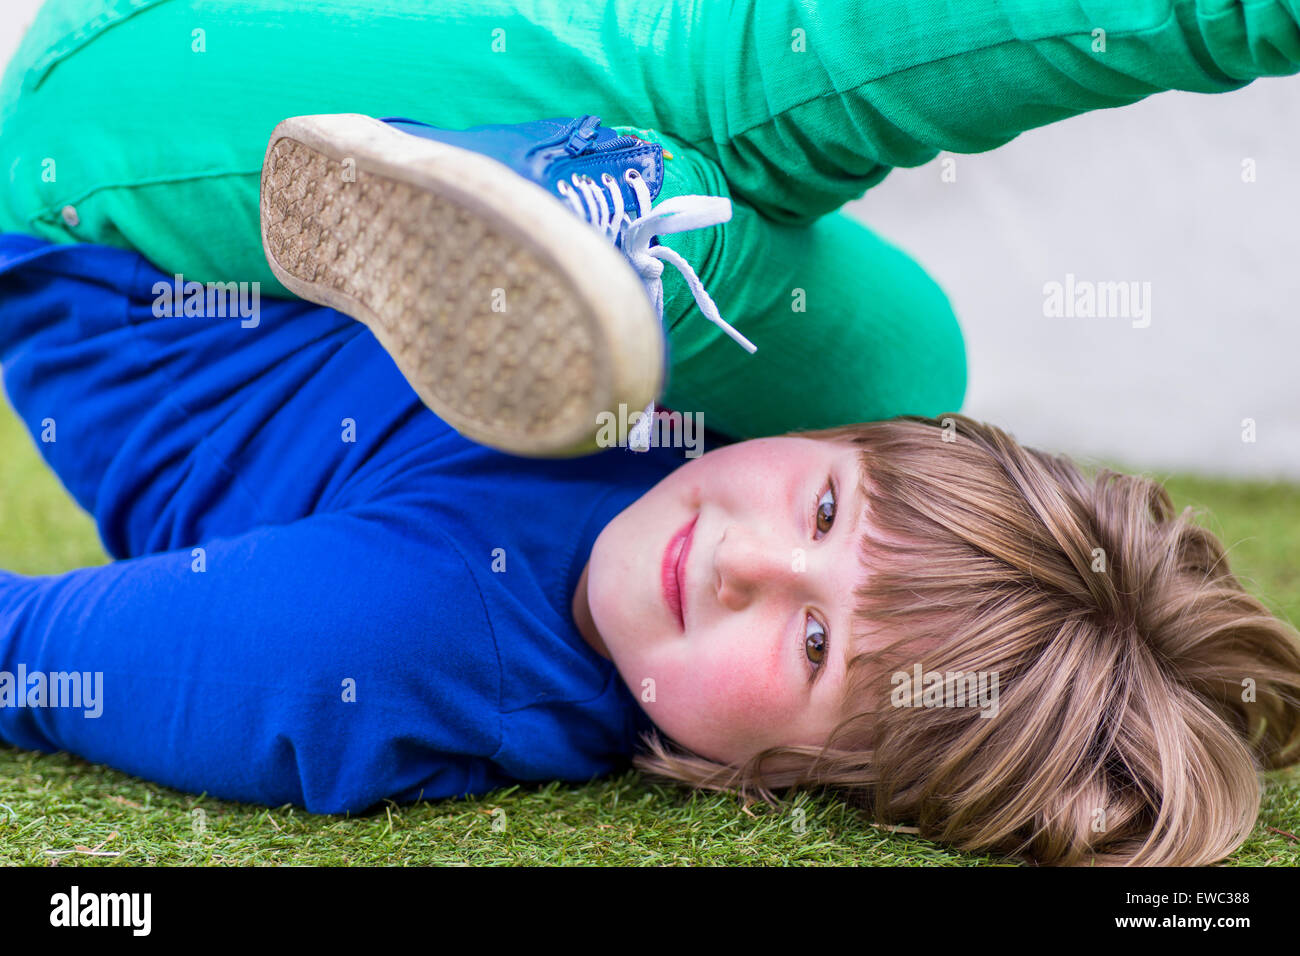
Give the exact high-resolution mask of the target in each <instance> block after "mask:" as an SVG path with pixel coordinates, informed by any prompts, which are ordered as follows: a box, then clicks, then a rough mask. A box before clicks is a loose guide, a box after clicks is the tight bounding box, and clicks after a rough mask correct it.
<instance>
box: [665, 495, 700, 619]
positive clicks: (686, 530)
mask: <svg viewBox="0 0 1300 956" xmlns="http://www.w3.org/2000/svg"><path fill="white" fill-rule="evenodd" d="M698 519H699V515H694V516H692V517H691V520H690V521H688V522H686V523H685V524H684V525H682V526H681V527H680V528H678V529H677V533H676V534H674V535H673V536H672V537H671V538H669V539H668V546H667V547H665V548H664V555H663V559H662V560H661V561H660V564H659V583H660V584H661V585H662V587H663V594H664V603H665V604H666V605H667V606H668V613H669V614H671V615H672V616H673V617H674V618H676V620H677V625H678V627H680V628H681V629H682V630H683V631H685V630H686V612H685V608H684V603H685V597H684V595H685V588H684V585H685V583H686V558H687V556H688V555H689V554H690V552H691V540H692V538H693V532H694V531H695V522H696V521H697V520H698Z"/></svg>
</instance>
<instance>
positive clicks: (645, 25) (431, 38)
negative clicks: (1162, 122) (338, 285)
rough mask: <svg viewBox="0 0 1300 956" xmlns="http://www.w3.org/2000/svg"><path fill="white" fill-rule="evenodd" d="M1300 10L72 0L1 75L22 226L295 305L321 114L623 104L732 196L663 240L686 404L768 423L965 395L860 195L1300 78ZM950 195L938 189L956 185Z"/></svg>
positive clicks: (612, 113) (913, 286)
mask: <svg viewBox="0 0 1300 956" xmlns="http://www.w3.org/2000/svg"><path fill="white" fill-rule="evenodd" d="M1297 8H1300V0H1285V2H1283V0H1257V2H1244V3H1243V2H1229V0H820V2H819V0H656V2H646V0H365V2H361V0H318V2H303V0H228V2H218V0H208V2H190V0H47V3H46V4H45V6H44V8H43V9H42V11H41V13H40V14H39V16H38V18H37V20H36V22H35V24H34V26H33V28H32V30H31V31H30V33H29V34H28V35H27V37H26V38H25V39H24V41H23V43H22V46H21V47H20V49H19V51H18V53H17V55H16V56H15V58H14V61H13V63H12V64H11V66H10V68H9V70H8V71H7V73H6V75H5V77H4V80H3V87H2V89H0V174H6V175H7V177H8V189H7V191H6V193H5V195H4V197H3V201H2V202H0V231H8V232H13V231H17V232H26V233H30V234H34V235H37V236H41V237H44V238H47V239H50V240H53V241H57V242H94V243H104V244H108V245H115V246H125V247H130V248H134V249H137V250H139V251H140V252H141V253H142V254H143V255H144V256H145V257H146V258H148V259H150V260H151V261H152V262H153V263H154V264H156V265H157V266H158V267H159V268H161V269H163V270H164V271H166V272H168V273H173V272H177V273H183V274H184V275H185V277H186V278H187V279H195V280H198V281H201V282H204V281H259V282H261V283H262V291H263V293H264V294H268V295H275V294H281V295H284V294H287V293H286V292H285V290H284V289H283V288H282V287H281V286H280V285H279V284H278V283H277V282H276V281H275V279H274V278H273V276H272V275H271V272H270V270H269V268H268V266H267V264H266V261H265V259H264V256H263V253H262V249H261V243H260V237H259V228H258V202H257V198H258V188H259V174H260V167H261V160H262V155H263V152H264V150H265V147H266V141H267V137H268V135H269V133H270V131H271V129H272V127H274V126H275V124H276V123H277V122H278V121H279V120H281V119H283V118H284V117H286V116H290V115H294V114H301V113H332V112H359V113H368V114H371V115H375V116H409V117H413V118H417V119H421V120H424V121H426V122H429V123H432V124H434V125H437V126H445V127H463V126H471V125H476V124H481V123H508V122H518V121H523V120H529V119H537V118H541V117H548V116H558V115H570V116H572V115H576V114H580V113H596V114H598V115H600V116H601V117H602V118H603V119H604V121H605V122H606V123H607V124H611V125H625V126H633V127H638V128H641V129H648V130H650V131H651V132H652V135H654V136H655V137H656V138H658V139H659V140H660V141H662V142H663V143H664V144H665V146H666V147H667V148H668V149H669V151H670V152H671V153H672V155H673V159H672V160H670V161H668V162H667V163H666V164H665V166H666V182H665V186H664V190H663V192H662V194H661V198H666V197H668V196H672V195H678V194H682V193H705V194H712V195H721V196H729V197H730V198H731V199H732V201H733V205H734V210H735V212H734V217H733V219H732V221H731V222H730V223H728V224H726V225H723V226H719V227H715V228H712V229H708V230H701V231H699V232H696V233H688V234H684V235H678V236H671V237H666V238H665V239H664V240H663V241H664V242H665V243H666V244H667V245H669V246H670V247H672V248H673V249H675V250H676V251H678V252H679V253H681V254H682V255H683V256H685V257H686V259H687V260H688V261H689V262H691V263H692V264H693V265H694V266H695V267H696V269H697V271H698V272H699V274H700V277H701V279H702V280H703V282H704V285H705V287H706V288H707V289H708V290H709V291H710V292H711V294H712V295H713V296H714V298H715V299H716V301H717V303H718V306H719V308H720V310H721V313H722V315H723V316H724V317H725V318H727V319H728V320H729V321H731V322H732V323H733V324H735V325H736V326H737V327H738V328H740V330H741V331H743V332H744V333H745V334H746V335H748V336H749V337H750V338H751V339H752V340H753V341H754V342H755V343H756V344H757V345H758V352H757V354H755V355H753V356H750V355H748V354H746V353H745V352H743V351H742V350H740V349H739V348H738V347H737V346H736V345H735V344H734V343H732V342H731V341H730V340H729V339H727V338H726V337H725V336H724V335H722V334H721V333H720V332H719V331H718V330H717V329H716V328H715V327H714V326H713V325H711V324H710V323H708V322H706V321H704V320H703V319H702V318H701V317H700V316H699V315H698V314H695V306H694V302H693V300H692V299H691V296H690V294H689V291H688V290H687V288H686V286H685V284H684V283H683V282H681V281H679V280H678V278H677V277H676V275H675V273H673V272H672V270H669V271H668V272H667V273H666V274H665V321H666V323H667V325H668V328H669V345H670V355H671V363H672V366H671V372H670V379H669V386H668V392H667V394H666V395H665V396H664V397H663V402H664V404H667V405H669V406H670V407H675V408H680V409H690V410H693V411H702V412H704V414H705V422H706V424H708V425H710V426H711V427H715V428H717V429H719V430H721V431H724V432H728V433H730V434H733V435H737V436H741V437H749V436H754V435H763V434H776V433H780V432H783V431H787V430H790V429H795V428H805V427H820V426H826V425H832V424H839V423H844V422H848V421H863V420H873V419H879V418H888V417H891V416H893V415H898V414H904V413H915V414H925V415H936V414H940V413H943V412H946V411H958V410H960V406H961V403H962V399H963V395H964V393H965V388H966V362H965V349H964V344H963V340H962V334H961V331H960V328H959V325H958V323H957V320H956V318H955V317H954V315H953V312H952V309H951V308H950V306H949V303H948V300H947V297H946V295H945V294H944V292H943V291H942V289H941V288H940V287H939V286H938V285H937V284H936V283H935V282H934V281H933V280H932V279H931V278H930V277H929V276H928V275H927V274H926V273H925V271H924V270H923V269H921V268H920V267H919V266H918V265H917V264H916V263H915V262H914V261H912V259H911V258H910V257H909V256H907V255H906V254H905V253H904V252H902V251H901V250H900V249H898V248H897V247H895V246H893V245H891V244H890V243H889V242H887V241H885V240H883V239H881V238H880V237H878V236H877V235H875V234H874V233H873V232H872V231H871V230H870V229H868V228H867V227H866V226H864V225H862V224H861V223H859V222H857V221H855V220H853V219H851V218H849V217H847V216H846V215H844V214H843V213H842V212H839V211H838V210H839V207H840V206H841V205H842V204H843V203H845V202H846V201H849V200H852V199H854V198H857V197H859V196H861V195H862V194H863V193H864V192H865V191H866V190H867V189H868V188H869V187H871V186H873V185H875V184H876V183H878V182H880V181H881V179H883V178H884V176H885V175H886V174H887V173H888V172H889V170H890V168H891V167H894V166H915V165H919V164H921V163H925V162H927V161H928V160H930V159H931V158H933V157H934V156H935V155H936V154H937V153H938V152H939V151H941V150H950V151H954V152H979V151H983V150H987V149H991V148H993V147H995V146H998V145H999V144H1001V143H1005V142H1007V141H1008V140H1010V139H1012V138H1013V137H1015V136H1016V135H1017V134H1018V133H1020V132H1022V131H1023V130H1026V129H1030V128H1032V127H1036V126H1041V125H1043V124H1045V123H1049V122H1052V121H1054V120H1059V119H1062V118H1065V117H1068V116H1071V115H1074V114H1077V113H1081V112H1084V111H1086V110H1091V109H1097V108H1102V107H1113V106H1120V105H1124V104H1127V103H1132V102H1134V101H1136V100H1139V99H1141V98H1143V97H1145V96H1147V95H1149V94H1151V93H1155V92H1158V91H1161V90H1166V89H1182V90H1195V91H1201V92H1223V91H1227V90H1233V89H1237V88H1239V87H1241V86H1243V85H1245V84H1246V83H1248V82H1249V81H1250V80H1252V79H1254V78H1255V77H1258V76H1264V75H1282V74H1291V73H1295V72H1297V70H1300V29H1298V28H1297ZM935 201H936V202H939V201H941V200H940V199H939V195H938V193H936V196H935Z"/></svg>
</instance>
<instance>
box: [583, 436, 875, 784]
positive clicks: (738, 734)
mask: <svg viewBox="0 0 1300 956" xmlns="http://www.w3.org/2000/svg"><path fill="white" fill-rule="evenodd" d="M858 470H859V469H858V451H857V450H856V449H855V448H853V447H852V446H850V445H847V444H840V443H832V442H827V441H821V440H815V439H809V438H796V437H782V438H763V439H756V440H753V441H748V442H742V443H739V444H736V445H728V446H726V447H723V448H719V449H716V450H714V451H711V452H709V453H708V454H705V455H702V456H701V457H699V458H696V459H693V460H692V461H690V462H689V463H687V464H685V465H683V466H681V467H680V468H678V469H677V470H676V471H674V472H673V473H672V474H670V475H668V476H667V477H666V478H664V479H663V480H662V481H661V482H659V484H657V485H655V486H654V487H653V488H652V489H651V490H650V491H649V492H647V493H646V494H645V495H643V496H642V497H641V498H639V499H638V500H637V501H636V502H634V503H633V504H632V505H631V506H629V507H628V508H626V509H625V510H624V511H623V512H621V513H620V514H619V515H618V517H616V518H615V519H614V520H613V521H611V522H610V523H609V524H608V525H607V526H606V527H605V529H604V530H603V531H602V532H601V534H600V536H599V537H598V538H597V539H596V543H595V546H594V547H593V549H592V554H591V559H590V561H589V562H588V564H587V567H586V569H585V570H584V572H583V581H582V583H580V584H579V587H578V591H577V594H576V595H575V597H574V618H575V620H576V621H577V623H578V626H579V629H580V630H581V631H582V632H583V635H584V637H586V638H587V640H588V642H589V643H591V644H592V646H593V647H595V648H596V649H597V650H598V651H600V652H601V653H603V654H605V656H607V657H609V658H610V659H611V660H612V661H613V662H614V664H615V666H617V668H618V671H619V673H620V674H621V675H622V677H623V680H624V681H625V682H626V683H627V685H628V687H629V688H630V689H631V691H632V693H633V695H634V696H635V697H636V698H637V699H638V700H639V701H641V706H642V708H644V709H645V711H646V713H647V714H648V715H649V716H650V719H651V720H653V721H654V722H655V724H656V725H657V726H658V727H659V728H660V729H661V730H662V731H663V732H664V733H666V734H667V735H668V736H669V737H671V738H673V739H674V740H676V741H677V742H678V743H680V744H682V745H683V746H686V747H688V748H690V749H691V750H693V751H695V752H696V753H698V754H701V755H703V756H706V757H709V758H712V759H714V760H718V761H721V762H724V763H731V764H738V763H741V762H743V761H744V760H746V759H748V758H749V757H752V756H753V755H754V754H756V753H757V752H759V751H761V750H763V749H765V748H766V747H770V746H796V745H805V746H814V747H820V746H821V745H823V744H824V743H826V741H827V739H828V738H829V736H830V733H831V731H832V730H833V729H834V727H835V725H836V724H837V723H838V722H839V719H840V717H841V701H842V695H843V688H844V678H845V666H846V663H847V661H848V659H849V657H850V656H852V655H851V653H850V652H851V650H852V647H851V641H850V638H849V635H850V628H851V620H852V612H853V591H854V589H855V587H857V586H858V585H859V584H860V583H861V581H862V577H863V571H862V565H861V561H860V559H859V557H858V548H859V542H858V520H859V515H860V514H861V513H862V511H863V510H864V508H865V504H866V503H865V502H864V501H862V500H861V495H860V493H859V491H858ZM646 681H653V684H652V685H647V684H646V683H644V682H646ZM651 687H652V688H653V697H654V699H653V700H649V699H647V697H648V696H649V692H648V689H649V688H651Z"/></svg>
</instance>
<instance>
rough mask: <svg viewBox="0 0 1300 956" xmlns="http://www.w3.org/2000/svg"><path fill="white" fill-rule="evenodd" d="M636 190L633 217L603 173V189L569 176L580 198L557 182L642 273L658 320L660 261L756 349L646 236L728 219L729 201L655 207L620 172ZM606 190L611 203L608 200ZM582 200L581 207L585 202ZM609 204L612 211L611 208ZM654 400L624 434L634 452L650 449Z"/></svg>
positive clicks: (681, 201)
mask: <svg viewBox="0 0 1300 956" xmlns="http://www.w3.org/2000/svg"><path fill="white" fill-rule="evenodd" d="M623 177H624V179H626V180H627V182H628V183H629V184H630V185H631V186H632V191H633V192H634V193H635V194H636V202H637V210H636V212H637V215H636V216H635V217H633V216H631V215H630V214H629V213H628V211H627V210H626V209H625V208H624V203H623V191H622V190H621V189H619V188H618V182H617V181H616V180H615V179H614V177H613V176H611V175H610V174H609V173H601V182H602V183H603V184H604V187H605V189H601V188H600V187H599V186H597V185H596V181H595V180H594V179H592V178H591V177H590V176H588V175H586V174H581V175H580V174H578V173H574V174H573V175H572V176H571V177H570V179H571V180H572V183H573V186H576V187H577V188H578V191H579V192H580V193H581V196H582V199H581V200H580V199H579V198H578V193H575V192H574V189H573V187H571V186H570V185H569V183H568V182H565V181H564V180H560V182H559V184H558V186H557V189H558V191H559V192H560V195H562V196H563V197H564V198H565V199H566V200H567V201H568V203H569V206H570V207H571V208H572V209H573V211H574V213H576V214H577V215H578V216H580V217H582V218H583V219H585V220H586V221H587V222H589V223H591V224H592V226H594V227H595V229H596V230H597V231H598V232H599V233H601V234H602V235H603V236H605V238H607V239H609V240H610V241H611V242H613V243H614V245H615V246H617V247H618V248H619V249H621V250H622V252H623V254H624V255H625V256H627V258H628V261H629V262H631V263H632V267H633V268H634V269H636V271H637V275H639V276H640V277H641V281H642V283H643V284H644V285H645V287H646V291H647V292H648V293H649V295H650V301H651V304H652V305H653V306H654V310H655V314H656V315H657V316H658V317H659V321H660V322H661V323H662V322H663V315H664V286H663V279H662V276H663V271H664V262H668V263H671V264H672V265H673V267H674V268H676V269H677V271H678V272H680V273H681V275H682V278H683V279H685V280H686V284H687V286H689V287H690V290H691V295H692V296H694V297H695V304H696V305H697V306H699V309H700V312H702V313H703V314H704V317H705V318H706V319H708V320H709V321H710V322H712V323H713V324H714V325H716V326H717V327H718V328H720V329H722V331H723V332H725V333H727V335H728V336H730V337H731V339H732V340H733V341H735V342H736V343H737V344H739V345H740V347H741V348H743V349H744V350H745V351H747V352H749V353H751V354H752V353H754V352H756V351H758V347H757V346H755V345H754V343H753V342H751V341H749V339H747V338H745V336H743V335H741V334H740V332H738V331H737V330H736V329H735V328H734V327H733V326H732V325H731V324H730V323H729V322H727V321H726V320H725V319H724V318H723V317H722V316H721V314H719V312H718V307H717V305H716V304H715V303H714V301H713V297H712V296H710V295H709V293H708V292H707V291H706V290H705V288H704V283H702V282H701V281H700V277H699V276H698V275H696V274H695V270H694V269H692V268H691V265H690V263H688V262H687V261H686V260H685V259H683V258H682V257H681V256H679V255H678V254H677V253H676V252H674V251H673V250H671V249H669V248H668V247H667V246H664V245H658V246H651V245H650V240H651V239H652V238H654V237H655V236H657V235H666V234H671V233H675V232H689V231H690V230H692V229H703V228H705V227H707V226H716V225H718V224H720V223H724V222H727V221H728V220H730V219H731V200H730V199H726V198H723V197H722V196H698V195H692V196H674V197H673V198H671V199H665V200H664V201H663V202H661V203H660V204H659V205H658V206H654V207H653V208H652V207H651V199H650V187H649V186H647V185H646V184H645V180H644V179H643V178H642V177H641V175H640V174H639V173H638V172H637V171H636V170H635V169H629V170H627V171H626V172H624V174H623ZM606 189H607V190H608V191H609V193H608V198H609V202H607V201H606V192H605V190H606ZM584 203H585V209H584V206H583V204H584ZM611 204H612V206H613V208H612V210H611V208H610V206H611ZM654 412H655V403H654V402H653V401H651V402H650V404H649V405H647V406H646V408H645V411H644V412H643V413H642V415H641V419H640V420H639V421H638V422H637V424H636V425H635V426H634V427H633V428H632V430H631V432H630V433H629V434H628V447H629V448H631V449H632V450H633V451H645V450H646V449H648V448H649V447H650V443H649V439H650V430H651V427H652V426H653V424H654Z"/></svg>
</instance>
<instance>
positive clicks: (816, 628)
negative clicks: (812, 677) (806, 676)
mask: <svg viewBox="0 0 1300 956" xmlns="http://www.w3.org/2000/svg"><path fill="white" fill-rule="evenodd" d="M803 635H804V636H803V652H804V656H805V657H807V658H808V660H809V661H811V662H812V664H813V670H814V673H815V672H816V671H818V670H821V666H822V663H823V662H824V661H825V660H826V648H827V640H826V629H825V628H823V627H822V626H821V625H820V624H819V623H817V619H816V618H815V617H813V616H812V615H811V614H810V615H808V618H807V623H805V624H804V632H803Z"/></svg>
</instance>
